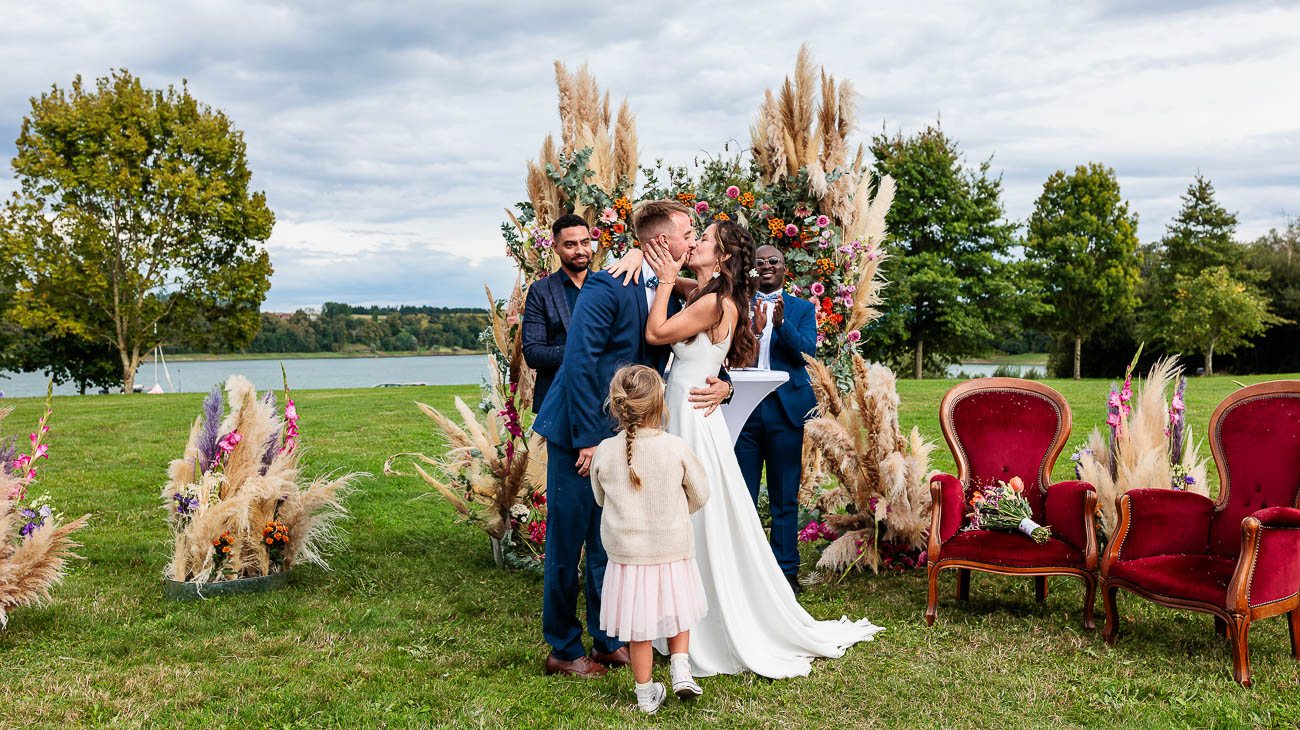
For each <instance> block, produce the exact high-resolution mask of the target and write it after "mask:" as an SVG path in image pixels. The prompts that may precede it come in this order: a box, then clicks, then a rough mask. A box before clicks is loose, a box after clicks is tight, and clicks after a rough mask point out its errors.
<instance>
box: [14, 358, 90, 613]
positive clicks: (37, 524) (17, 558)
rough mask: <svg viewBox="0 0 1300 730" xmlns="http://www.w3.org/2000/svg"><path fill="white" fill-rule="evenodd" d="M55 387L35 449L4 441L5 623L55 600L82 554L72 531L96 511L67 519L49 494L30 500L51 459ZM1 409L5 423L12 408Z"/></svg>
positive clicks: (32, 440) (35, 437)
mask: <svg viewBox="0 0 1300 730" xmlns="http://www.w3.org/2000/svg"><path fill="white" fill-rule="evenodd" d="M52 387H53V384H52V383H51V388H50V389H47V391H46V396H45V409H44V411H43V413H42V415H41V418H40V421H39V422H38V423H37V424H36V430H35V431H34V432H32V433H31V434H30V435H29V436H28V439H27V440H28V441H29V442H30V449H22V448H19V446H18V438H17V437H12V438H10V439H7V440H5V441H0V628H4V627H6V626H8V624H9V612H10V611H12V610H13V609H15V608H18V607H20V606H34V605H40V604H42V603H44V602H46V601H48V600H50V590H51V589H52V588H54V586H56V585H58V584H59V583H60V582H62V581H63V577H64V572H65V570H66V568H67V562H68V560H69V559H71V558H75V557H78V556H77V555H75V554H74V553H73V552H72V551H73V550H74V549H75V548H76V547H78V545H77V543H75V542H73V541H72V537H71V535H72V533H73V532H76V531H77V530H80V529H81V528H83V527H85V526H86V520H88V519H89V518H90V515H83V516H81V517H79V518H77V519H76V520H73V521H72V522H66V521H64V519H63V515H62V514H60V513H59V512H58V511H57V510H56V509H55V507H54V504H53V501H52V499H51V498H50V496H49V495H48V494H42V495H39V496H37V497H35V498H33V499H30V500H29V499H28V496H29V492H30V489H31V487H32V485H33V484H35V483H36V477H37V470H38V464H39V462H40V461H41V459H46V460H48V459H49V458H50V445H49V444H48V443H46V436H47V435H48V434H49V433H50V418H51V416H52V415H53V411H52V409H51V407H50V406H51V401H52V398H51V393H52ZM12 410H13V409H12V408H4V409H0V422H3V421H4V419H5V417H6V416H7V415H9V413H11V412H12Z"/></svg>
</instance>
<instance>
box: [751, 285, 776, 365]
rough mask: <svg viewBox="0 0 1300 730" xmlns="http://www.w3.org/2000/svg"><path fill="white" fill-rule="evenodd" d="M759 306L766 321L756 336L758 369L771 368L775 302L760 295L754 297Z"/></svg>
mask: <svg viewBox="0 0 1300 730" xmlns="http://www.w3.org/2000/svg"><path fill="white" fill-rule="evenodd" d="M755 299H757V300H758V303H759V305H760V306H762V307H763V312H764V314H766V315H767V322H766V324H764V325H763V332H762V334H760V335H759V337H758V365H757V367H758V369H759V370H771V369H772V310H773V309H775V308H776V302H765V301H763V300H762V299H761V298H760V297H755Z"/></svg>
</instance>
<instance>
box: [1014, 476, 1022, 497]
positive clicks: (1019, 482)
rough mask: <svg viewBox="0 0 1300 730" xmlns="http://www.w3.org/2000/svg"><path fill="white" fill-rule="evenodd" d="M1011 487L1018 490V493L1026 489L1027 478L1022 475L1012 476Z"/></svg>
mask: <svg viewBox="0 0 1300 730" xmlns="http://www.w3.org/2000/svg"><path fill="white" fill-rule="evenodd" d="M1011 488H1012V489H1014V490H1016V494H1020V493H1021V492H1023V491H1025V480H1024V479H1021V478H1020V477H1011Z"/></svg>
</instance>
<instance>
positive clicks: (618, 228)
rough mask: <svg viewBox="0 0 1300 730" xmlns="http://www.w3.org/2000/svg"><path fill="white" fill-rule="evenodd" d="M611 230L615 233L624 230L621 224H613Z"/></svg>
mask: <svg viewBox="0 0 1300 730" xmlns="http://www.w3.org/2000/svg"><path fill="white" fill-rule="evenodd" d="M613 228H614V232H615V233H622V232H623V230H624V228H623V224H622V223H615V224H614V225H613ZM601 238H604V236H601Z"/></svg>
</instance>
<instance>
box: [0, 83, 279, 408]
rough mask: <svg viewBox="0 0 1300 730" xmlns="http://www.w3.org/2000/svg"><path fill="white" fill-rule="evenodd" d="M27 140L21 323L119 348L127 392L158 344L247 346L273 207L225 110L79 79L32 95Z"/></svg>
mask: <svg viewBox="0 0 1300 730" xmlns="http://www.w3.org/2000/svg"><path fill="white" fill-rule="evenodd" d="M17 148H18V154H17V156H16V157H14V160H13V168H14V171H15V172H16V173H17V176H18V181H19V184H20V190H19V192H17V193H16V194H15V195H14V198H13V200H12V201H10V203H9V204H8V206H7V207H6V209H5V211H4V216H3V217H4V220H3V221H2V225H0V235H3V237H4V238H5V239H7V245H6V249H7V250H9V251H11V252H12V253H13V255H14V262H15V264H16V267H15V268H16V270H17V272H18V274H17V279H18V283H17V291H16V293H15V296H14V304H13V307H12V310H13V312H14V314H15V317H16V319H17V321H18V322H19V323H20V324H21V325H22V326H24V327H25V328H29V329H31V328H39V329H43V330H45V331H47V332H49V333H50V334H54V335H58V336H63V335H75V336H78V337H81V338H83V339H89V340H95V341H98V342H104V343H106V344H107V345H109V346H111V347H112V348H113V349H114V350H115V352H116V354H117V358H118V360H119V362H120V368H121V374H122V388H123V390H124V391H126V392H130V390H131V389H132V386H133V385H134V375H135V371H136V368H137V367H138V366H139V364H140V362H141V360H142V359H143V358H144V356H145V354H146V353H148V352H149V351H150V350H152V349H153V348H154V347H155V346H156V345H159V344H162V343H165V342H175V343H182V342H183V343H188V344H192V345H194V346H196V347H202V348H205V349H217V348H227V349H236V348H239V347H242V346H244V345H245V344H247V343H248V341H249V340H250V339H251V338H252V337H253V335H254V334H255V333H256V332H257V329H258V326H259V316H258V309H259V306H260V304H261V302H262V300H263V298H264V297H265V294H266V291H267V289H269V288H270V274H271V265H270V260H269V258H268V256H267V254H266V252H265V251H264V250H263V249H261V248H260V247H259V246H258V245H257V243H258V242H262V241H265V240H266V239H267V238H268V237H269V236H270V234H271V228H272V226H273V224H274V216H273V215H272V213H271V211H270V210H269V209H268V208H267V206H266V198H265V195H264V194H262V193H260V192H252V191H250V190H249V179H250V177H251V173H250V171H249V169H248V165H247V159H246V154H245V144H244V140H243V135H242V133H240V132H239V131H238V130H236V129H235V128H234V126H233V125H232V123H231V121H230V119H229V118H227V117H226V116H225V114H223V113H222V112H220V111H219V110H214V109H212V108H211V107H208V106H207V105H205V104H202V103H200V102H199V101H197V100H196V99H194V97H192V96H191V95H190V93H189V90H188V89H187V88H186V87H185V85H184V84H182V86H181V88H180V89H179V90H178V89H176V88H174V87H168V88H167V89H166V90H150V89H145V88H144V87H143V86H142V85H141V83H140V81H139V79H137V78H135V77H133V76H132V75H131V74H130V73H129V72H128V71H126V70H120V71H115V72H114V73H113V74H112V75H110V76H109V77H106V78H101V79H99V80H98V82H97V83H96V85H95V88H93V89H89V88H86V87H85V86H84V85H83V83H82V80H81V78H80V77H77V79H76V80H75V81H73V83H72V87H71V88H70V89H68V90H64V89H60V88H58V87H57V86H54V87H52V88H51V90H50V91H49V92H47V93H44V94H42V95H41V96H40V97H39V98H33V99H32V100H31V113H30V114H29V115H28V116H27V117H26V118H24V119H23V124H22V129H21V132H20V133H19V137H18V141H17Z"/></svg>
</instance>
